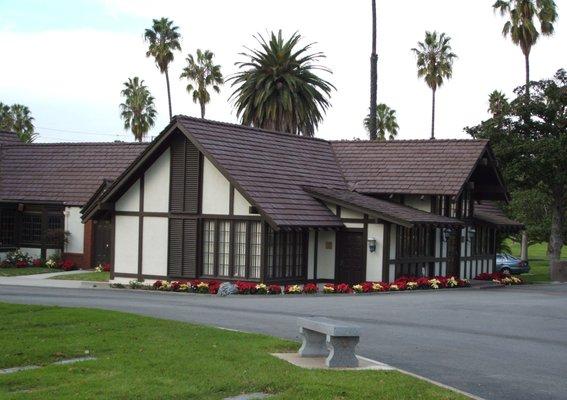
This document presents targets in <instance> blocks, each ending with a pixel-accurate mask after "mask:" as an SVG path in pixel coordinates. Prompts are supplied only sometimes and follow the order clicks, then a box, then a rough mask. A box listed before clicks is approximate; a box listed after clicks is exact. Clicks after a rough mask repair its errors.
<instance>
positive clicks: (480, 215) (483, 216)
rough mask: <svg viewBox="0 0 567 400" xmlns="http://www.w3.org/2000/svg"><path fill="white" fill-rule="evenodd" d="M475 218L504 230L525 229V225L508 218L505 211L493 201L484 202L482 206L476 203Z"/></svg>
mask: <svg viewBox="0 0 567 400" xmlns="http://www.w3.org/2000/svg"><path fill="white" fill-rule="evenodd" d="M474 217H475V219H478V220H480V221H482V222H488V223H489V224H491V225H495V226H498V227H499V228H503V229H508V230H512V231H518V230H521V229H524V224H522V223H520V222H517V221H514V220H513V219H510V218H508V217H507V216H506V215H505V214H504V211H502V209H500V207H498V204H497V203H495V202H493V201H483V202H482V203H480V204H479V203H475V205H474Z"/></svg>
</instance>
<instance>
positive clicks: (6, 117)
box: [0, 102, 38, 143]
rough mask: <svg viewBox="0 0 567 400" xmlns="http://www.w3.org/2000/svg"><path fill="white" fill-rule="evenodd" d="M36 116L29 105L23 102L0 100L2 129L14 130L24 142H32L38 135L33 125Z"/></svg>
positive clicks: (0, 123) (0, 128)
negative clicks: (6, 102)
mask: <svg viewBox="0 0 567 400" xmlns="http://www.w3.org/2000/svg"><path fill="white" fill-rule="evenodd" d="M33 121H34V118H33V117H32V115H31V111H30V109H29V108H28V107H26V106H24V105H22V104H12V105H11V106H8V105H7V104H4V103H1V102H0V130H3V131H8V132H14V133H16V134H17V135H18V137H19V138H20V140H21V141H22V142H24V143H32V142H33V141H34V140H35V139H36V138H37V136H38V134H37V133H36V132H35V128H34V125H33Z"/></svg>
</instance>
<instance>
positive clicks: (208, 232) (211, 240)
mask: <svg viewBox="0 0 567 400" xmlns="http://www.w3.org/2000/svg"><path fill="white" fill-rule="evenodd" d="M214 274H215V221H204V222H203V275H214Z"/></svg>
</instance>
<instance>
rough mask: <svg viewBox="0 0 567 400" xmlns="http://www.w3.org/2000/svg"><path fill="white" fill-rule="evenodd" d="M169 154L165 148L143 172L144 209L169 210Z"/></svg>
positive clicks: (153, 210)
mask: <svg viewBox="0 0 567 400" xmlns="http://www.w3.org/2000/svg"><path fill="white" fill-rule="evenodd" d="M170 159H171V154H170V150H169V149H167V150H165V151H164V152H163V154H162V155H161V156H160V157H159V158H158V159H157V160H156V161H155V162H154V163H153V164H152V166H151V167H150V168H148V170H147V171H146V172H145V174H144V211H151V212H167V211H168V210H169V168H170V165H169V164H170Z"/></svg>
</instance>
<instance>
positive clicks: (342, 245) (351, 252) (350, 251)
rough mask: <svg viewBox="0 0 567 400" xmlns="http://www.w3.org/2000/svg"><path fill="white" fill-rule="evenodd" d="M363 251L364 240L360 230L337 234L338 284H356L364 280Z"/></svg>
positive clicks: (364, 263)
mask: <svg viewBox="0 0 567 400" xmlns="http://www.w3.org/2000/svg"><path fill="white" fill-rule="evenodd" d="M365 250H366V246H365V238H364V234H363V231H362V230H361V229H360V230H344V231H338V232H337V258H336V265H337V274H336V276H337V281H338V282H340V283H343V282H344V283H350V284H356V283H361V282H364V281H365V280H366V262H365V257H364V251H365Z"/></svg>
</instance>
